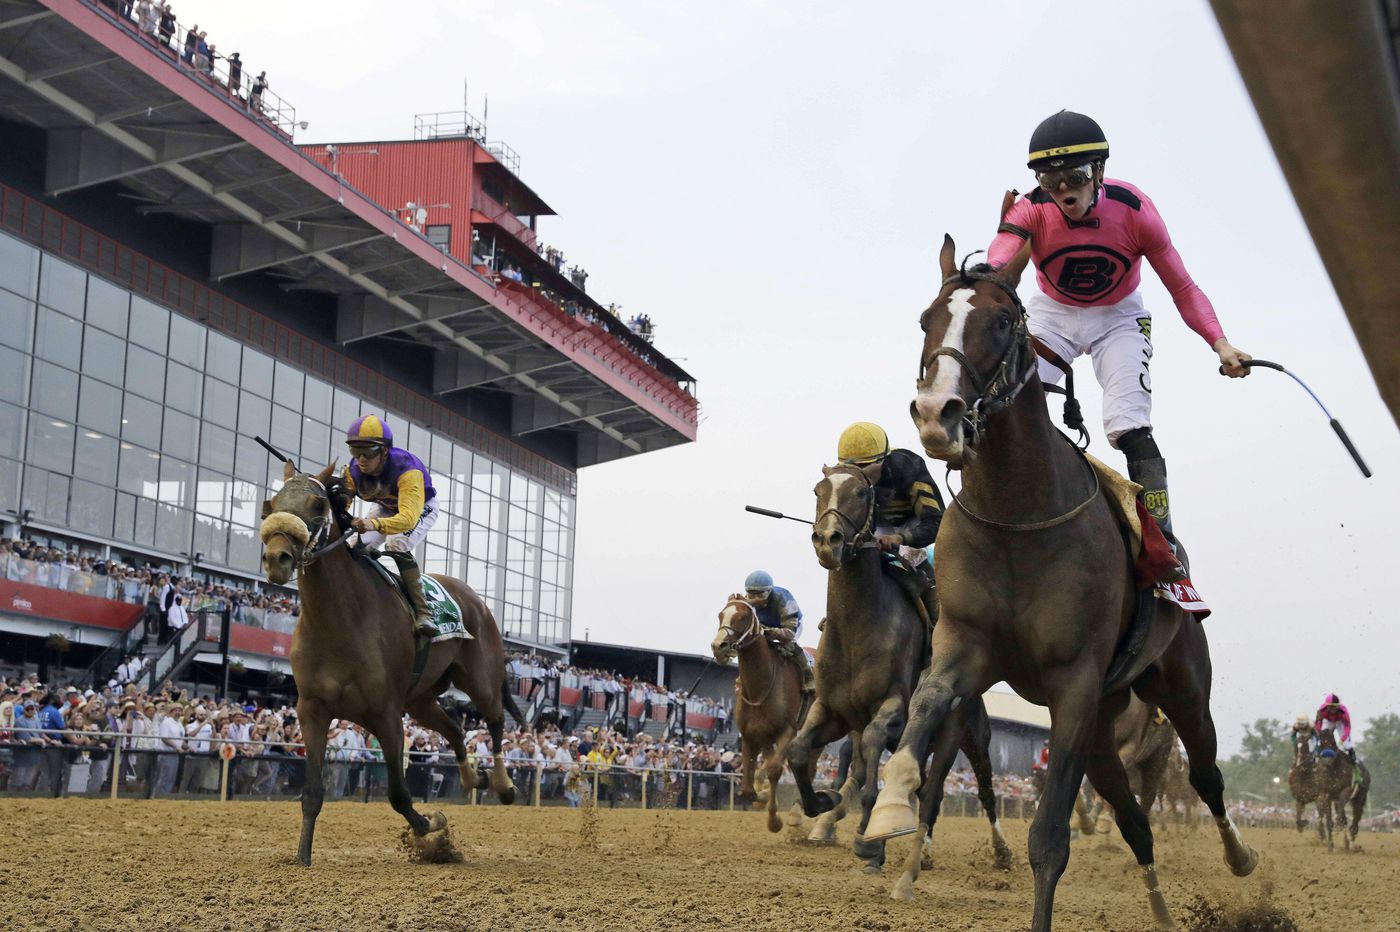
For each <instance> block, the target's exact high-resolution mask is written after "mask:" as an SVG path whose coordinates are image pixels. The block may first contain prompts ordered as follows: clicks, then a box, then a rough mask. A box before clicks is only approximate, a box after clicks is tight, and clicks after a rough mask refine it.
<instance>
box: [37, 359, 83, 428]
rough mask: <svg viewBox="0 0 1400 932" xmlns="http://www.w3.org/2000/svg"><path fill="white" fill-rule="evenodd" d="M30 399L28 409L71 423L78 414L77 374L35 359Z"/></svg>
mask: <svg viewBox="0 0 1400 932" xmlns="http://www.w3.org/2000/svg"><path fill="white" fill-rule="evenodd" d="M30 397H31V398H33V401H32V402H31V403H30V407H32V408H34V409H36V410H38V411H42V412H44V413H45V414H52V415H53V416H54V417H56V418H59V419H60V420H64V421H71V420H73V418H74V417H76V416H77V413H78V373H76V372H69V371H68V370H67V369H60V368H59V367H58V366H55V365H53V364H51V363H47V362H42V361H40V360H37V359H36V360H34V383H33V393H32V394H31V395H30Z"/></svg>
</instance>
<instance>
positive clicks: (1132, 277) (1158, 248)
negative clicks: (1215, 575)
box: [987, 110, 1250, 582]
mask: <svg viewBox="0 0 1400 932" xmlns="http://www.w3.org/2000/svg"><path fill="white" fill-rule="evenodd" d="M1107 158H1108V139H1107V137H1106V136H1105V135H1104V132H1103V130H1102V129H1100V128H1099V125H1098V124H1097V123H1095V122H1094V121H1093V120H1091V119H1090V118H1089V117H1087V116H1084V115H1083V114H1080V113H1072V112H1070V111H1068V110H1061V111H1060V112H1059V113H1057V114H1055V115H1054V116H1052V117H1050V118H1049V119H1047V120H1045V121H1043V122H1042V123H1041V124H1040V125H1039V126H1038V127H1036V130H1035V132H1034V133H1033V134H1032V135H1031V142H1030V154H1029V159H1028V161H1027V167H1029V168H1030V169H1031V170H1032V171H1034V172H1035V177H1036V182H1037V185H1038V187H1037V188H1036V189H1035V190H1033V191H1032V192H1031V193H1030V194H1028V195H1026V196H1025V197H1022V198H1020V199H1019V200H1017V201H1016V202H1015V203H1014V204H1013V205H1012V206H1011V209H1010V210H1008V211H1007V212H1006V215H1005V217H1003V218H1002V223H1001V226H1000V227H998V229H997V235H996V238H995V239H994V240H992V244H991V246H990V247H989V248H988V250H987V259H988V262H990V263H991V264H992V265H993V266H1001V265H1005V264H1006V263H1007V262H1008V261H1009V260H1010V259H1012V258H1013V257H1014V256H1015V255H1016V254H1017V253H1018V252H1019V251H1020V250H1021V249H1022V248H1024V247H1025V245H1026V243H1027V242H1029V243H1030V247H1031V258H1032V259H1033V260H1034V261H1035V267H1036V283H1037V284H1038V285H1039V288H1038V289H1037V290H1036V291H1035V293H1034V294H1032V295H1031V297H1030V298H1029V299H1028V300H1027V301H1026V313H1027V315H1028V324H1029V327H1030V332H1031V334H1032V335H1033V336H1035V337H1037V338H1038V339H1039V340H1040V341H1041V342H1042V343H1044V344H1045V345H1046V346H1047V347H1048V348H1049V349H1051V350H1052V351H1054V353H1055V354H1056V355H1058V356H1059V357H1060V359H1062V360H1063V361H1064V362H1065V363H1071V362H1073V361H1074V359H1075V358H1076V357H1078V356H1082V355H1085V354H1088V355H1089V356H1091V357H1093V360H1094V374H1095V375H1096V376H1097V377H1098V380H1099V385H1100V386H1101V387H1102V388H1103V419H1104V431H1105V433H1107V434H1108V441H1109V443H1110V444H1112V445H1113V446H1114V447H1117V448H1118V449H1120V450H1122V451H1123V455H1124V456H1125V457H1126V458H1127V461H1128V476H1129V477H1130V478H1131V479H1132V480H1133V481H1134V482H1136V483H1138V484H1139V485H1141V486H1142V487H1143V504H1144V506H1146V508H1147V510H1148V511H1150V512H1151V513H1152V516H1153V517H1154V518H1156V519H1157V523H1158V524H1159V525H1160V526H1161V528H1162V532H1163V533H1164V534H1165V535H1166V538H1167V540H1168V541H1170V542H1171V544H1172V549H1173V550H1174V551H1176V552H1177V553H1180V549H1179V547H1178V545H1177V541H1176V538H1175V536H1174V535H1173V534H1172V528H1171V509H1170V503H1169V500H1168V497H1167V464H1166V461H1165V460H1164V459H1163V458H1162V454H1161V452H1160V451H1159V450H1158V449H1157V442H1156V440H1154V439H1153V437H1152V378H1151V373H1150V372H1149V370H1148V366H1149V364H1150V363H1151V361H1152V314H1151V312H1150V311H1148V310H1147V308H1146V307H1145V306H1144V305H1143V302H1142V297H1141V294H1140V293H1139V289H1138V286H1139V284H1140V283H1141V280H1142V260H1143V259H1144V258H1145V259H1147V261H1148V262H1149V263H1151V265H1152V269H1153V271H1155V272H1156V273H1157V275H1158V277H1159V278H1161V280H1162V283H1163V284H1164V285H1166V287H1167V291H1168V292H1170V294H1171V297H1172V301H1173V303H1175V305H1176V309H1177V312H1178V313H1180V314H1181V318H1182V320H1184V321H1185V322H1186V325H1187V326H1188V327H1190V328H1191V329H1192V330H1194V331H1195V332H1196V333H1198V334H1199V335H1200V336H1201V338H1202V339H1204V340H1205V341H1206V343H1208V344H1209V345H1210V347H1211V348H1212V349H1213V350H1214V351H1215V353H1216V355H1217V356H1218V357H1219V362H1220V365H1221V366H1223V367H1224V372H1225V374H1226V375H1228V376H1231V377H1232V378H1242V377H1244V376H1246V375H1248V374H1249V370H1248V369H1246V368H1245V367H1244V366H1242V365H1241V363H1242V362H1244V361H1245V360H1247V359H1249V358H1250V356H1249V354H1248V353H1243V352H1241V351H1240V350H1238V349H1236V348H1235V347H1234V346H1232V345H1230V341H1229V340H1227V339H1226V338H1225V331H1224V330H1223V329H1222V328H1221V326H1220V322H1219V321H1218V320H1217V319H1216V316H1215V310H1214V309H1213V308H1212V307H1211V304H1210V300H1209V299H1207V298H1206V296H1205V294H1204V293H1203V292H1202V291H1201V289H1200V288H1199V287H1197V286H1196V283H1195V282H1194V281H1192V280H1191V276H1190V275H1188V274H1187V272H1186V267H1185V265H1184V264H1183V263H1182V261H1181V256H1180V255H1178V254H1177V251H1176V248H1175V247H1174V246H1172V241H1171V237H1170V236H1169V235H1168V234H1167V227H1166V224H1164V223H1163V222H1162V217H1161V215H1160V214H1158V213H1157V208H1156V206H1155V205H1154V204H1153V203H1152V201H1151V200H1149V199H1148V197H1147V195H1145V194H1143V193H1142V191H1140V190H1138V189H1137V188H1135V187H1133V186H1132V185H1130V184H1128V183H1127V182H1124V181H1116V180H1113V179H1111V178H1105V177H1104V162H1105V160H1107ZM1063 377H1064V375H1063V373H1062V372H1061V371H1060V369H1059V368H1058V367H1056V366H1054V365H1051V364H1049V363H1047V362H1045V361H1044V360H1041V362H1040V378H1041V380H1042V381H1043V382H1046V383H1049V384H1057V383H1058V382H1059V381H1060V380H1061V379H1062V378H1063ZM1185 578H1186V568H1185V567H1184V566H1181V565H1178V566H1176V567H1173V568H1171V570H1170V571H1169V572H1168V573H1167V574H1166V578H1163V579H1162V580H1161V581H1162V582H1173V581H1180V580H1182V579H1185Z"/></svg>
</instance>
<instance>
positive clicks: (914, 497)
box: [836, 421, 943, 621]
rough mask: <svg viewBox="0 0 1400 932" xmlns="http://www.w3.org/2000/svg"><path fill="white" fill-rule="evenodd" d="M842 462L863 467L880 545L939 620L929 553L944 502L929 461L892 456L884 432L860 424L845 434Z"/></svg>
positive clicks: (909, 454)
mask: <svg viewBox="0 0 1400 932" xmlns="http://www.w3.org/2000/svg"><path fill="white" fill-rule="evenodd" d="M836 459H837V461H838V462H840V463H842V464H843V465H848V466H859V467H860V468H861V469H862V470H863V471H864V472H865V474H866V477H867V478H868V479H869V480H870V482H871V484H872V485H873V486H874V487H875V517H874V527H873V530H874V533H875V542H876V543H878V544H879V545H880V549H881V550H883V551H885V552H886V553H896V552H897V553H898V554H899V555H900V556H901V557H903V558H904V560H905V562H906V563H907V564H908V567H909V568H910V569H911V570H913V572H912V573H897V574H895V578H896V579H897V580H898V581H899V582H900V584H901V585H903V586H904V587H905V589H906V590H907V591H908V592H909V594H910V595H911V596H912V597H914V598H915V599H918V600H920V601H922V603H923V606H924V610H925V611H927V612H928V617H929V620H930V621H932V620H934V619H935V618H937V617H938V599H937V597H936V596H935V595H934V592H933V563H932V560H931V557H930V554H929V551H928V549H927V548H928V547H931V546H932V545H933V541H934V539H935V538H936V537H937V536H938V526H939V525H940V524H941V523H942V522H943V496H942V494H941V493H940V492H939V491H938V486H936V485H935V484H934V482H933V477H932V476H930V475H929V472H928V464H927V463H926V462H925V461H924V458H923V457H922V456H920V455H919V454H917V453H915V452H914V451H912V450H891V449H890V439H889V436H888V435H886V433H885V430H884V428H882V427H881V426H880V425H879V424H871V423H870V422H868V421H857V422H856V423H854V424H852V425H851V426H850V427H847V428H846V429H845V430H843V431H842V432H841V438H840V439H839V440H838V441H837V443H836Z"/></svg>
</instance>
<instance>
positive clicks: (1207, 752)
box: [867, 237, 1258, 932]
mask: <svg viewBox="0 0 1400 932" xmlns="http://www.w3.org/2000/svg"><path fill="white" fill-rule="evenodd" d="M954 249H955V247H954V245H953V241H952V239H951V238H947V237H945V239H944V243H943V250H942V253H941V255H940V265H941V269H942V275H943V280H942V286H941V288H940V289H939V293H938V296H937V298H936V299H935V300H934V302H933V304H932V305H930V306H929V308H928V309H927V310H926V311H925V312H924V314H923V316H922V319H921V321H920V323H921V327H922V329H923V330H924V333H925V342H924V346H923V349H922V351H921V355H920V361H921V371H920V374H919V378H918V395H917V397H916V398H915V400H914V401H913V402H912V403H911V405H910V413H911V415H912V416H913V419H914V423H915V425H916V426H917V427H918V429H919V436H920V440H921V442H922V444H923V447H924V450H925V451H926V452H927V453H928V454H929V455H930V456H932V457H935V458H937V459H942V460H944V461H946V462H947V463H948V464H949V466H950V467H951V468H960V469H962V471H963V477H964V478H963V488H962V492H961V493H960V494H959V495H957V496H955V497H954V505H953V506H952V507H950V508H949V509H948V513H947V516H946V517H945V519H944V521H943V525H942V527H941V529H940V531H939V539H938V555H939V561H938V564H937V571H936V573H937V581H938V592H939V601H940V606H941V617H940V619H939V622H938V625H937V627H936V628H935V629H934V635H933V666H932V667H931V668H930V669H929V671H928V673H927V675H926V676H925V677H924V679H923V681H922V682H921V683H920V684H919V688H918V691H917V693H916V695H915V696H914V699H913V702H912V704H911V706H910V720H909V724H908V726H907V727H906V729H905V731H904V736H903V738H902V740H901V741H900V745H899V749H898V751H896V752H895V754H894V756H893V757H892V758H891V759H890V762H889V764H888V765H887V766H886V767H885V788H884V790H883V791H882V792H881V793H880V796H879V805H878V806H877V807H876V809H875V812H874V813H873V815H872V818H871V820H870V823H869V825H868V826H867V835H868V837H871V838H874V837H889V836H892V835H896V834H900V833H904V832H910V831H914V830H915V829H916V828H917V824H918V820H917V817H916V815H915V812H914V802H915V793H916V791H917V790H918V788H919V784H920V780H921V779H922V772H921V764H922V762H923V759H924V757H925V754H926V753H927V749H928V747H929V745H930V742H932V741H935V740H939V739H940V738H941V736H942V735H943V734H944V733H945V732H946V731H947V730H948V729H950V728H951V729H953V730H955V731H956V730H958V729H960V728H961V726H962V722H963V718H964V716H965V715H966V713H967V710H968V708H969V707H970V702H971V700H972V699H974V698H975V697H978V696H981V695H982V693H983V692H984V691H985V690H986V689H987V688H988V687H990V686H991V685H992V684H993V683H995V682H997V681H999V680H1005V681H1006V682H1007V683H1009V684H1010V685H1011V687H1012V688H1013V689H1015V690H1016V692H1017V693H1019V694H1020V695H1021V696H1022V697H1024V698H1025V699H1027V700H1029V701H1031V702H1036V703H1039V704H1041V705H1046V706H1048V707H1049V710H1050V718H1051V730H1050V748H1051V753H1050V763H1049V769H1048V773H1047V775H1046V792H1045V798H1044V800H1042V805H1041V806H1040V808H1039V809H1038V810H1037V812H1036V815H1035V820H1034V822H1033V823H1032V825H1031V830H1030V844H1029V854H1030V862H1031V867H1032V869H1033V872H1034V876H1035V913H1034V921H1033V929H1034V930H1035V932H1048V930H1049V929H1050V928H1051V922H1052V916H1053V910H1054V897H1055V886H1056V884H1057V883H1058V882H1059V879H1060V877H1061V875H1062V874H1063V873H1064V870H1065V866H1066V864H1067V863H1068V861H1069V825H1068V819H1069V814H1070V810H1071V808H1072V806H1073V804H1074V797H1075V795H1076V793H1077V792H1078V789H1079V783H1080V779H1081V778H1082V777H1083V776H1084V774H1085V773H1086V772H1087V774H1088V776H1089V779H1090V782H1091V783H1092V784H1093V786H1094V788H1095V789H1096V790H1097V791H1098V793H1099V794H1100V795H1101V796H1103V797H1104V799H1105V800H1106V801H1107V802H1108V804H1109V805H1111V806H1112V807H1113V809H1114V814H1115V817H1116V819H1117V822H1118V828H1119V830H1120V831H1121V832H1122V834H1123V837H1124V839H1125V840H1126V841H1127V842H1128V844H1129V846H1130V847H1131V848H1132V850H1133V853H1134V855H1135V857H1136V859H1137V862H1138V864H1139V865H1140V866H1141V870H1142V876H1143V880H1144V883H1145V884H1146V886H1147V890H1148V896H1149V903H1150V905H1151V907H1152V911H1153V914H1154V916H1155V917H1156V919H1157V921H1158V923H1159V924H1162V925H1167V924H1169V923H1170V922H1171V918H1170V914H1169V912H1168V910H1167V906H1166V900H1165V898H1164V897H1163V896H1162V892H1161V889H1160V887H1159V886H1158V882H1157V875H1156V867H1155V863H1154V859H1153V852H1152V830H1151V827H1150V826H1149V824H1148V821H1147V816H1146V814H1145V813H1144V812H1143V811H1142V808H1141V807H1140V806H1139V805H1138V803H1137V800H1135V799H1134V798H1133V794H1132V791H1131V789H1130V787H1129V785H1128V779H1127V775H1126V773H1125V771H1124V769H1123V762H1122V761H1121V760H1120V759H1119V757H1118V754H1117V753H1116V748H1115V746H1114V741H1113V723H1114V720H1115V719H1116V718H1117V716H1118V714H1119V713H1120V712H1121V711H1123V709H1124V708H1125V707H1126V705H1127V701H1128V687H1129V686H1131V688H1132V690H1133V691H1134V692H1136V693H1137V694H1138V695H1139V696H1140V697H1141V698H1142V699H1143V700H1144V701H1145V702H1148V703H1152V704H1154V705H1156V706H1157V707H1159V708H1161V709H1162V710H1163V711H1164V712H1165V713H1166V715H1167V717H1168V718H1169V719H1170V720H1171V722H1172V724H1173V725H1174V726H1175V727H1176V729H1177V731H1178V733H1179V734H1180V735H1181V738H1182V740H1183V741H1184V742H1185V744H1186V750H1187V754H1188V756H1189V758H1190V764H1191V784H1192V786H1193V787H1195V789H1196V791H1197V792H1199V793H1200V795H1201V798H1202V799H1204V800H1205V802H1206V805H1207V806H1209V807H1210V810H1211V813H1212V814H1213V815H1214V816H1215V820H1216V825H1217V827H1218V828H1219V831H1220V836H1221V839H1222V841H1223V843H1224V847H1225V860H1226V863H1227V864H1228V865H1229V867H1230V869H1231V870H1232V871H1233V872H1234V873H1235V874H1237V875H1239V876H1244V875H1246V874H1249V873H1250V872H1252V871H1253V870H1254V868H1255V866H1256V864H1257V862H1258V855H1257V854H1256V853H1255V852H1254V851H1253V850H1252V849H1251V848H1250V847H1249V846H1248V845H1246V844H1245V843H1244V840H1243V839H1242V838H1241V837H1240V834H1239V832H1238V830H1237V829H1236V828H1235V826H1234V824H1233V823H1232V822H1231V820H1230V818H1229V815H1228V814H1227V813H1226V811H1225V801H1224V793H1223V791H1224V781H1223V780H1222V779H1221V776H1220V771H1219V769H1218V768H1217V767H1216V765H1215V754H1216V737H1215V726H1214V723H1213V722H1212V720H1211V715H1210V680H1211V667H1210V652H1209V649H1208V647H1207V645H1206V637H1205V631H1204V628H1203V627H1202V626H1201V625H1199V624H1197V623H1196V622H1195V621H1192V620H1189V619H1188V618H1187V617H1186V615H1185V613H1184V612H1182V611H1181V610H1180V609H1179V608H1177V607H1176V606H1175V605H1172V604H1171V603H1170V602H1168V601H1166V600H1162V599H1155V600H1152V603H1153V605H1154V608H1153V614H1152V617H1151V619H1150V625H1149V626H1148V627H1147V629H1146V631H1145V636H1143V637H1141V638H1139V639H1135V640H1134V641H1133V647H1134V650H1133V651H1132V652H1131V653H1130V654H1128V655H1126V656H1122V655H1120V654H1119V644H1120V641H1122V639H1123V638H1124V637H1125V635H1126V634H1128V633H1129V631H1130V628H1131V626H1132V620H1133V610H1134V606H1135V603H1136V601H1137V593H1136V587H1135V583H1134V578H1133V565H1132V564H1133V559H1132V554H1130V553H1129V547H1128V546H1127V544H1126V542H1125V540H1124V537H1123V535H1122V533H1121V531H1120V527H1119V523H1118V519H1117V517H1116V516H1115V513H1114V511H1113V506H1112V505H1111V504H1110V502H1109V500H1108V498H1107V496H1105V495H1104V494H1103V491H1102V490H1101V489H1100V487H1099V484H1098V478H1097V474H1096V473H1095V472H1094V471H1093V470H1092V469H1091V468H1090V466H1089V465H1088V464H1087V463H1086V461H1085V460H1084V458H1083V457H1082V455H1081V454H1080V453H1079V451H1078V450H1076V449H1075V448H1074V447H1073V446H1072V445H1071V444H1070V443H1069V442H1067V441H1066V440H1065V439H1064V438H1063V437H1062V436H1060V435H1059V433H1058V432H1057V431H1056V430H1055V429H1054V427H1053V426H1052V425H1051V422H1050V417H1049V413H1048V411H1047V409H1046V401H1045V391H1044V388H1043V387H1042V385H1041V382H1040V378H1039V376H1038V374H1037V372H1036V360H1035V356H1034V354H1033V351H1032V348H1031V344H1030V339H1029V334H1028V331H1027V324H1026V315H1025V309H1024V307H1023V306H1022V304H1021V301H1020V299H1019V298H1018V297H1017V296H1016V292H1015V287H1016V284H1017V282H1018V281H1019V279H1020V275H1021V272H1022V270H1023V269H1024V268H1025V266H1026V263H1027V261H1028V260H1029V248H1027V249H1026V250H1024V251H1023V252H1022V253H1021V254H1020V255H1019V256H1017V257H1016V258H1015V259H1014V260H1012V261H1011V262H1010V263H1008V264H1007V266H1006V267H1005V268H1003V269H1001V270H994V269H991V268H989V267H986V266H978V267H974V268H971V269H967V268H964V269H962V270H961V271H960V270H959V268H958V267H957V264H956V262H955V259H954ZM1116 657H1118V658H1119V659H1118V661H1117V662H1115V658H1116ZM1111 667H1112V669H1113V676H1112V678H1111V680H1110V677H1109V673H1110V668H1111Z"/></svg>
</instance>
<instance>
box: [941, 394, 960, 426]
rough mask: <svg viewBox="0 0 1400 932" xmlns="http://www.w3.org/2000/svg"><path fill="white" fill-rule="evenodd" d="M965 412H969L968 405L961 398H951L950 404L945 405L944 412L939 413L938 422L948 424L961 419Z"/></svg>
mask: <svg viewBox="0 0 1400 932" xmlns="http://www.w3.org/2000/svg"><path fill="white" fill-rule="evenodd" d="M965 411H967V404H966V403H965V402H964V401H963V400H962V399H961V398H949V399H948V403H947V404H945V405H944V406H943V410H942V411H941V412H939V415H938V420H939V421H941V422H942V423H944V424H947V423H949V422H951V421H956V420H958V419H959V418H961V417H962V416H963V412H965Z"/></svg>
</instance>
